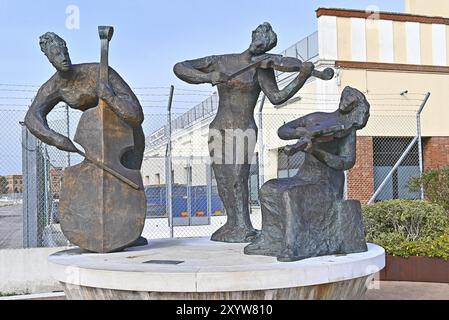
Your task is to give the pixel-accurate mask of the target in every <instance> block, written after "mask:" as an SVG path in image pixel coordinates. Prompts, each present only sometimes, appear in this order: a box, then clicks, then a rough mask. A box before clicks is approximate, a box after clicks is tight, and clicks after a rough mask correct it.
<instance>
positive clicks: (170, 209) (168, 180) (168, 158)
mask: <svg viewBox="0 0 449 320" xmlns="http://www.w3.org/2000/svg"><path fill="white" fill-rule="evenodd" d="M174 91H175V87H174V86H171V87H170V96H169V99H168V114H167V128H168V133H167V134H168V143H167V154H166V168H167V173H166V181H165V184H166V186H167V214H168V221H169V225H170V238H174V226H173V178H172V171H173V162H172V140H171V139H172V137H171V109H172V104H173V94H174Z"/></svg>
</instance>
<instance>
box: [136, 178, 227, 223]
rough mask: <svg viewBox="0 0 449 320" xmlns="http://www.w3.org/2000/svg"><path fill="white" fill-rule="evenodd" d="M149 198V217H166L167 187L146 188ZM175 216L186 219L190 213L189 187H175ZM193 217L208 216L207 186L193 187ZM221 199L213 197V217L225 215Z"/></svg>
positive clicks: (173, 204)
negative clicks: (188, 203) (188, 201)
mask: <svg viewBox="0 0 449 320" xmlns="http://www.w3.org/2000/svg"><path fill="white" fill-rule="evenodd" d="M145 194H146V196H147V216H148V217H166V216H167V213H166V206H167V202H166V201H167V196H166V195H167V189H166V186H165V185H160V186H149V187H146V188H145ZM172 194H173V201H172V208H173V216H174V217H185V216H186V215H187V211H188V205H187V186H185V185H174V186H173V191H172ZM190 206H191V213H190V215H191V216H192V217H195V216H207V186H192V187H191V199H190ZM223 214H224V210H223V208H222V203H221V199H220V197H219V196H218V195H217V194H213V195H212V216H215V215H223Z"/></svg>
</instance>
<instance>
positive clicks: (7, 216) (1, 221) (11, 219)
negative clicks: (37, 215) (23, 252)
mask: <svg viewBox="0 0 449 320" xmlns="http://www.w3.org/2000/svg"><path fill="white" fill-rule="evenodd" d="M22 222H23V218H22V205H13V206H8V207H1V208H0V249H18V248H22V241H23V239H22V234H23V230H22Z"/></svg>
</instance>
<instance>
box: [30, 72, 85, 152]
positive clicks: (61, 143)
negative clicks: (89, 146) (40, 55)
mask: <svg viewBox="0 0 449 320" xmlns="http://www.w3.org/2000/svg"><path fill="white" fill-rule="evenodd" d="M54 82H55V80H53V79H50V80H49V81H48V82H47V83H45V84H44V85H43V86H42V87H41V88H40V89H39V91H38V93H37V95H36V97H35V98H34V100H33V103H32V104H31V106H30V108H29V109H28V112H27V114H26V116H25V120H24V122H25V126H26V127H27V128H28V129H29V130H30V131H31V133H32V134H33V135H34V136H36V137H37V138H38V139H40V140H41V141H42V142H44V143H46V144H48V145H52V146H55V147H56V148H58V149H60V150H63V151H69V152H77V148H76V147H75V146H74V145H73V143H72V142H71V141H70V139H69V138H67V137H65V136H63V135H61V134H59V133H57V132H56V131H54V130H52V129H50V127H49V126H48V122H47V115H48V114H49V113H50V112H51V111H52V110H53V108H54V107H55V106H56V105H57V104H58V103H59V102H61V101H62V98H61V95H60V94H59V90H58V89H56V84H55V83H54Z"/></svg>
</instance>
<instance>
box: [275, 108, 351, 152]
mask: <svg viewBox="0 0 449 320" xmlns="http://www.w3.org/2000/svg"><path fill="white" fill-rule="evenodd" d="M337 113H338V111H336V112H333V113H324V112H316V113H311V114H309V115H306V116H304V117H302V118H300V121H303V122H304V123H306V125H305V126H304V127H300V128H299V130H298V131H299V132H298V139H299V140H298V142H297V143H296V144H294V145H289V146H286V147H285V148H284V152H285V153H286V154H288V155H292V154H295V153H297V152H299V151H304V150H305V149H307V148H310V147H311V145H312V144H313V143H324V142H330V141H333V140H335V139H341V138H344V137H346V136H348V135H349V134H350V133H351V131H352V128H353V127H354V125H355V123H354V122H353V121H352V118H351V117H339V116H338V114H337Z"/></svg>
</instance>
